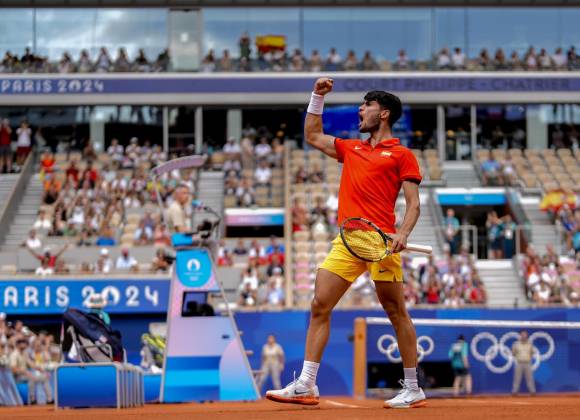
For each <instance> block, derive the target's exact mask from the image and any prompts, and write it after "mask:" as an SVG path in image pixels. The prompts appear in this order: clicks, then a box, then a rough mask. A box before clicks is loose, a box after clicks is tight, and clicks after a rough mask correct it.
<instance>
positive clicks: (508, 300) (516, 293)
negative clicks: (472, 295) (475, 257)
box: [475, 260, 527, 307]
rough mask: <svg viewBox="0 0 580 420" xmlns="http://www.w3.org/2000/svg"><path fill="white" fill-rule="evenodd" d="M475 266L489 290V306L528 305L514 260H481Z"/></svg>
mask: <svg viewBox="0 0 580 420" xmlns="http://www.w3.org/2000/svg"><path fill="white" fill-rule="evenodd" d="M475 266H476V267H477V270H478V271H479V276H480V277H481V279H482V280H483V283H484V284H485V288H486V290H487V302H488V306H492V307H494V306H495V307H498V306H503V307H513V306H514V305H516V304H517V305H518V306H527V299H526V296H525V294H524V288H523V285H522V284H521V281H520V279H519V277H518V274H517V272H516V270H515V268H514V266H513V261H512V260H479V261H477V262H476V264H475Z"/></svg>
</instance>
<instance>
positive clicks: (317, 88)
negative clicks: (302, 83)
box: [314, 77, 334, 95]
mask: <svg viewBox="0 0 580 420" xmlns="http://www.w3.org/2000/svg"><path fill="white" fill-rule="evenodd" d="M333 84H334V80H332V79H329V78H328V77H321V78H320V79H318V80H317V81H316V82H315V83H314V93H316V94H317V95H326V94H327V93H328V92H330V91H331V90H332V85H333Z"/></svg>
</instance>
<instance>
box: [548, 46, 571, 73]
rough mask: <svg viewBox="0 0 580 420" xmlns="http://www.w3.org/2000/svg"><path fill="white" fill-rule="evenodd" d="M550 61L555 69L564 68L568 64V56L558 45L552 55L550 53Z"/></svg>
mask: <svg viewBox="0 0 580 420" xmlns="http://www.w3.org/2000/svg"><path fill="white" fill-rule="evenodd" d="M552 61H553V62H554V66H555V67H556V70H564V69H566V66H567V65H568V57H567V56H566V54H564V53H563V51H562V48H560V47H558V48H556V51H555V52H554V55H552Z"/></svg>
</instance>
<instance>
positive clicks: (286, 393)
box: [266, 379, 320, 405]
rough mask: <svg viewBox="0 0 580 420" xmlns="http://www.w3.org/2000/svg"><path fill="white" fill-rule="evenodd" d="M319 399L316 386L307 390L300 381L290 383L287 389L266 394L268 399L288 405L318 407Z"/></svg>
mask: <svg viewBox="0 0 580 420" xmlns="http://www.w3.org/2000/svg"><path fill="white" fill-rule="evenodd" d="M319 397H320V394H319V393H318V387H317V386H316V385H314V386H313V387H312V388H307V387H306V386H305V385H304V384H303V383H302V382H300V380H299V379H295V380H294V381H292V382H290V383H289V384H288V385H287V386H286V388H282V389H280V390H277V391H273V390H271V391H268V392H266V398H267V399H269V400H271V401H276V402H279V403H287V404H302V405H318V403H319V402H320V401H319Z"/></svg>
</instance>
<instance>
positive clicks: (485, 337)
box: [471, 331, 556, 374]
mask: <svg viewBox="0 0 580 420" xmlns="http://www.w3.org/2000/svg"><path fill="white" fill-rule="evenodd" d="M519 337H520V335H519V334H518V333H517V332H515V331H511V332H508V333H505V334H504V335H502V336H501V338H500V339H499V340H498V339H497V337H496V336H495V335H493V334H491V333H489V332H487V331H484V332H480V333H478V334H476V335H475V336H474V337H473V339H472V340H471V354H472V355H473V357H475V359H476V360H479V361H480V362H484V363H485V366H486V367H487V368H488V369H489V370H490V371H491V372H493V373H498V374H499V373H505V372H507V371H508V370H510V369H511V367H512V366H513V364H514V361H515V358H514V356H513V354H512V350H511V346H509V345H508V344H507V342H508V340H512V339H515V340H517V339H519ZM528 340H529V341H530V343H531V344H532V348H533V356H532V370H536V369H537V368H538V367H539V366H540V363H541V362H544V361H546V360H548V359H549V358H550V357H552V355H553V354H554V350H555V349H556V345H555V344H554V339H553V338H552V336H550V334H548V333H546V332H543V331H537V332H535V333H533V334H532V335H530V337H529V339H528ZM536 340H538V341H539V340H544V341H545V344H546V345H547V349H546V351H545V352H544V353H540V350H539V349H538V347H537V346H535V345H534V342H536ZM480 342H489V347H487V350H485V351H484V352H483V354H482V353H480V352H479V350H478V347H477V345H478V344H479V343H480ZM498 357H499V358H502V359H503V360H504V361H505V362H504V363H502V364H500V365H499V366H498V365H496V364H495V363H494V361H495V360H496V358H498Z"/></svg>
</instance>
